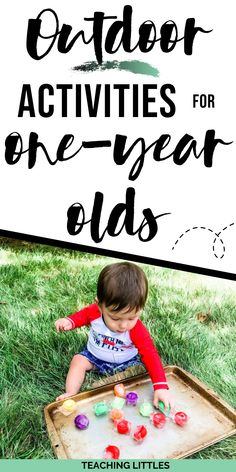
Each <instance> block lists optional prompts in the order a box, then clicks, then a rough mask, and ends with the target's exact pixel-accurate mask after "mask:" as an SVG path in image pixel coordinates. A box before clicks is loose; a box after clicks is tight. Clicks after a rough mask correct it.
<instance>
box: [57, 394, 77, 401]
mask: <svg viewBox="0 0 236 472" xmlns="http://www.w3.org/2000/svg"><path fill="white" fill-rule="evenodd" d="M73 395H76V392H67V393H63V394H62V395H59V397H57V398H56V400H57V401H58V400H65V399H66V398H68V397H72V396H73Z"/></svg>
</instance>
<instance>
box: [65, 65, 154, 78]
mask: <svg viewBox="0 0 236 472" xmlns="http://www.w3.org/2000/svg"><path fill="white" fill-rule="evenodd" d="M111 69H117V70H119V71H122V70H125V71H127V72H132V73H133V74H143V75H151V76H152V77H159V70H158V69H156V68H155V67H153V66H151V65H150V64H148V63H147V62H142V61H121V62H119V61H107V62H103V63H102V64H98V63H97V62H96V61H91V62H85V63H84V64H81V65H80V66H75V67H73V68H72V70H76V71H80V72H95V71H102V72H103V71H105V70H111Z"/></svg>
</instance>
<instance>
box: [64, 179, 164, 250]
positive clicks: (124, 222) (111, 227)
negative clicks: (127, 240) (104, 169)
mask: <svg viewBox="0 0 236 472" xmlns="http://www.w3.org/2000/svg"><path fill="white" fill-rule="evenodd" d="M103 202H104V195H103V193H101V192H96V193H95V198H94V204H93V209H92V214H91V219H90V220H86V215H85V210H84V207H83V205H82V204H81V203H74V204H73V205H71V206H70V207H69V209H68V212H67V231H68V233H69V234H71V235H72V236H75V235H78V234H79V233H81V231H82V229H83V228H84V226H85V225H88V224H89V225H90V234H91V238H92V240H93V241H94V242H95V243H100V242H101V241H102V240H103V238H104V236H105V234H106V233H107V234H108V235H109V236H111V237H116V236H119V235H120V233H121V232H122V231H123V229H125V231H126V233H127V234H128V235H130V236H135V235H136V234H137V235H138V238H139V240H140V241H142V242H148V241H151V240H152V239H153V238H154V237H155V236H156V234H157V232H158V224H157V221H156V220H157V219H158V218H161V217H162V216H166V215H170V213H162V214H160V215H157V216H154V214H153V212H152V210H151V209H150V208H145V209H144V210H143V211H142V213H143V216H144V218H143V219H142V221H141V223H140V224H139V226H138V227H136V228H134V214H135V189H134V188H132V187H129V188H128V189H127V191H126V201H125V203H118V204H117V205H116V206H115V207H114V208H113V209H112V211H111V213H110V216H109V218H108V222H107V226H106V227H105V229H104V230H103V231H101V230H100V226H101V216H102V208H103Z"/></svg>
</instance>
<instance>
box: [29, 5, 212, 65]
mask: <svg viewBox="0 0 236 472" xmlns="http://www.w3.org/2000/svg"><path fill="white" fill-rule="evenodd" d="M132 12H133V9H132V7H131V6H130V5H125V6H124V9H123V19H122V20H121V21H120V20H117V21H114V22H113V23H112V25H110V26H109V28H108V31H107V32H106V34H105V35H104V23H106V22H107V20H116V19H117V16H106V15H105V13H104V12H102V11H96V12H94V16H93V17H92V18H84V20H85V21H88V22H91V23H92V31H93V32H92V35H91V36H90V38H89V39H86V37H85V32H84V30H80V31H79V32H78V33H76V34H75V35H74V36H73V37H71V32H72V26H71V25H67V24H63V25H62V27H61V29H60V25H59V20H58V17H57V14H56V12H55V11H54V10H52V9H50V8H48V9H45V10H42V11H41V12H40V13H39V15H38V16H37V18H35V19H32V18H31V19H29V21H28V29H27V40H26V47H27V51H28V53H29V55H30V56H31V57H32V58H33V59H35V60H40V59H43V58H44V57H46V56H47V54H49V52H50V51H51V49H52V48H53V46H54V44H55V42H56V39H57V40H58V41H57V49H58V51H59V52H60V53H62V54H66V53H68V52H69V51H70V50H71V49H72V47H73V46H74V44H75V43H76V41H77V40H78V39H79V38H80V37H81V40H82V43H84V44H86V45H87V44H89V43H91V42H92V43H93V47H94V52H95V56H96V59H97V62H98V63H102V61H103V48H104V49H105V51H106V52H107V53H108V54H115V53H116V52H117V51H118V50H119V49H120V47H121V46H122V47H123V49H124V51H125V52H127V53H132V52H133V51H135V49H137V48H139V50H140V51H141V52H144V53H147V52H149V51H151V50H152V49H153V47H154V46H155V44H156V43H157V42H159V43H160V48H161V50H162V51H163V52H165V53H169V52H171V51H172V50H173V49H174V48H175V46H176V44H177V43H178V42H180V41H184V53H185V54H186V55H191V54H192V51H193V43H194V40H195V36H196V34H197V33H198V32H201V33H210V32H211V31H212V30H209V31H207V30H204V29H203V28H201V27H198V26H195V18H188V19H187V20H186V22H185V28H184V35H183V36H182V37H180V36H179V32H178V28H177V25H176V23H175V22H174V21H172V20H169V21H166V22H165V23H163V24H162V26H161V28H160V35H159V34H158V33H157V30H156V26H155V24H154V23H153V21H151V20H146V21H144V22H143V23H142V24H141V25H140V27H139V29H138V36H139V38H138V42H137V43H136V44H135V45H131V40H132V36H133V35H134V28H133V25H132ZM48 13H51V14H52V16H53V19H54V25H53V26H54V28H53V27H52V31H51V34H47V35H44V34H43V33H42V29H43V28H42V26H43V22H45V21H47V18H48ZM47 26H49V25H47ZM50 27H51V25H50ZM48 40H49V46H48ZM45 41H46V45H45V47H43V45H42V43H44V44H45ZM39 51H41V53H40V52H39ZM42 51H43V52H42Z"/></svg>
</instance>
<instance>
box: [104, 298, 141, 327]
mask: <svg viewBox="0 0 236 472" xmlns="http://www.w3.org/2000/svg"><path fill="white" fill-rule="evenodd" d="M101 310H102V314H103V318H104V322H105V324H106V326H107V327H108V328H109V329H110V330H111V331H114V332H116V333H124V332H125V331H129V330H131V329H132V328H133V327H134V326H135V325H136V323H137V321H138V319H139V317H140V311H136V310H135V309H133V310H132V311H129V307H127V308H124V309H123V310H121V311H112V307H106V306H105V305H104V304H102V306H101Z"/></svg>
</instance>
